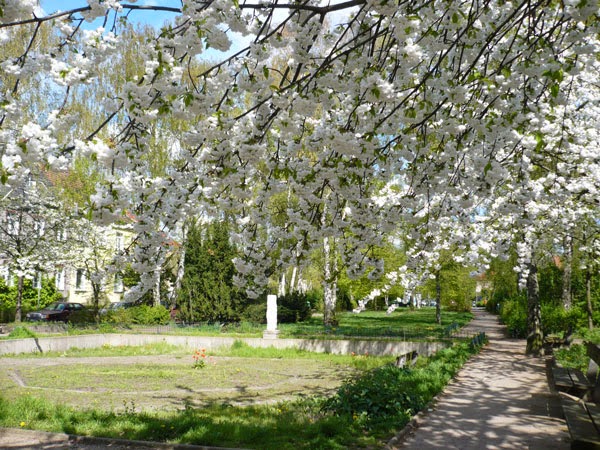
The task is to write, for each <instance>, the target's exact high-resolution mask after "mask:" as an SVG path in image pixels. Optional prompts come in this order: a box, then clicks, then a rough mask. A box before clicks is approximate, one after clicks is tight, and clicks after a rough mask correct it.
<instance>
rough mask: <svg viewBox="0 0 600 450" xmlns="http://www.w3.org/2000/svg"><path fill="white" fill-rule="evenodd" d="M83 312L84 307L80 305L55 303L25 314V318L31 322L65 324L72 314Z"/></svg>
mask: <svg viewBox="0 0 600 450" xmlns="http://www.w3.org/2000/svg"><path fill="white" fill-rule="evenodd" d="M84 310H85V307H84V306H83V305H82V304H81V303H69V302H56V303H52V304H51V305H48V306H46V307H45V308H44V309H41V310H39V311H33V312H30V313H27V315H26V316H25V317H26V318H27V320H31V321H47V322H51V321H60V322H67V321H68V320H69V316H70V315H71V314H72V313H74V312H77V311H84Z"/></svg>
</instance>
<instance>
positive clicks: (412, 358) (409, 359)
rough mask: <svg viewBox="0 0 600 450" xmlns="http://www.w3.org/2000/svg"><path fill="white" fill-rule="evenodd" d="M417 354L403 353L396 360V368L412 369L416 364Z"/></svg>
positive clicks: (413, 352) (414, 352)
mask: <svg viewBox="0 0 600 450" xmlns="http://www.w3.org/2000/svg"><path fill="white" fill-rule="evenodd" d="M418 357H419V354H418V353H417V352H416V351H412V352H408V353H404V354H403V355H400V356H398V357H397V358H396V364H395V365H396V367H412V366H414V365H415V363H416V362H417V358H418Z"/></svg>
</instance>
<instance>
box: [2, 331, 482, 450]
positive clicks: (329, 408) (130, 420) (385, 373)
mask: <svg viewBox="0 0 600 450" xmlns="http://www.w3.org/2000/svg"><path fill="white" fill-rule="evenodd" d="M252 350H256V349H252ZM232 351H246V349H243V348H241V349H238V350H235V349H233V350H232ZM476 351H477V349H476V348H473V347H472V346H470V345H468V344H466V343H461V344H457V345H454V346H453V347H451V348H448V349H445V350H442V351H440V352H438V353H437V354H436V355H434V356H432V357H431V358H428V359H427V358H422V359H420V360H419V362H418V364H417V366H416V367H414V368H412V369H401V368H397V367H394V366H392V365H389V364H386V365H383V366H380V367H378V368H375V369H369V370H365V371H363V372H362V375H356V376H352V377H351V378H349V379H348V380H347V381H346V382H345V383H344V384H343V385H342V386H341V387H340V388H339V390H338V391H337V393H336V394H334V395H333V396H329V397H320V398H317V397H314V398H300V399H298V400H294V401H285V402H279V403H277V404H274V405H260V406H249V407H231V406H226V405H222V404H220V405H217V404H215V405H212V406H208V407H204V408H195V407H193V406H191V405H186V407H185V408H183V410H180V411H171V412H166V411H155V412H150V411H142V412H137V408H136V405H135V403H134V402H132V403H131V404H130V405H129V406H128V407H127V408H125V410H124V411H120V412H115V411H102V410H97V409H84V408H73V407H68V406H65V405H61V404H60V402H58V403H57V402H50V401H48V400H44V399H41V398H39V397H36V396H33V395H31V394H28V395H22V396H20V397H18V398H15V399H11V400H10V401H9V400H7V399H6V397H5V396H2V397H0V426H4V427H25V428H33V429H41V430H47V431H60V432H66V433H72V434H79V435H93V436H106V437H118V438H126V439H139V440H149V441H163V442H179V443H190V444H197V445H214V446H227V447H244V448H260V449H265V450H269V449H278V450H281V449H283V450H286V449H315V448H319V449H345V448H360V447H370V448H378V447H382V446H383V444H384V443H385V441H387V439H389V438H390V437H391V436H392V435H393V434H394V433H395V432H396V431H397V430H398V429H400V428H402V427H403V426H404V425H405V424H406V423H407V421H408V420H409V419H410V417H411V416H412V415H413V414H415V413H416V412H417V411H418V410H420V409H421V408H423V407H424V406H425V405H426V404H427V403H428V402H429V401H430V400H431V399H432V398H433V397H434V396H435V395H436V394H438V393H439V392H440V391H441V390H442V389H443V388H444V386H445V385H446V384H447V382H448V381H449V380H450V379H451V378H452V377H453V376H454V375H455V374H456V373H457V371H458V370H459V368H460V367H461V366H462V365H463V364H464V362H465V361H466V360H467V359H468V358H469V357H470V356H471V355H472V354H474V353H475V352H476ZM328 356H329V357H330V358H331V355H328ZM365 359H368V358H365Z"/></svg>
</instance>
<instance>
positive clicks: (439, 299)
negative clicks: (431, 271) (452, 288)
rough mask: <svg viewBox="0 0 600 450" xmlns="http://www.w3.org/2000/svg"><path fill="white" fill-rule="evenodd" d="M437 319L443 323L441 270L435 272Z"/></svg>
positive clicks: (438, 322)
mask: <svg viewBox="0 0 600 450" xmlns="http://www.w3.org/2000/svg"><path fill="white" fill-rule="evenodd" d="M435 321H436V323H437V324H438V325H441V324H442V279H441V277H440V272H437V273H436V274H435Z"/></svg>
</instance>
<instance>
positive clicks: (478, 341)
mask: <svg viewBox="0 0 600 450" xmlns="http://www.w3.org/2000/svg"><path fill="white" fill-rule="evenodd" d="M486 341H487V338H486V337H485V332H483V331H481V332H479V333H477V334H476V335H475V336H473V338H472V339H471V347H481V346H482V345H483V344H485V343H486Z"/></svg>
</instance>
